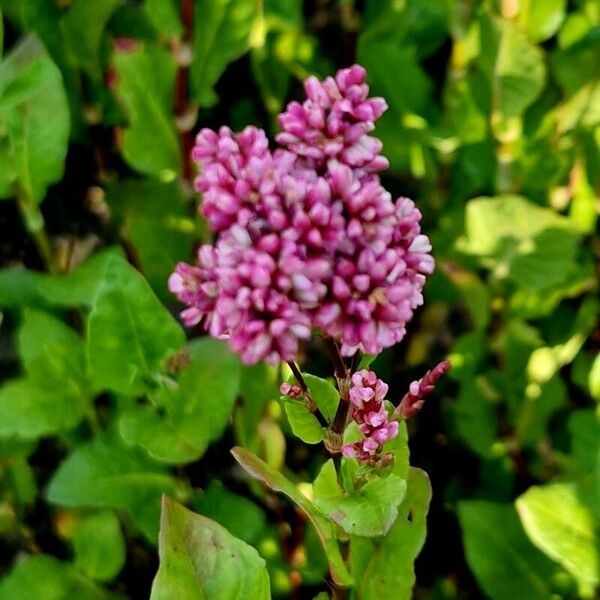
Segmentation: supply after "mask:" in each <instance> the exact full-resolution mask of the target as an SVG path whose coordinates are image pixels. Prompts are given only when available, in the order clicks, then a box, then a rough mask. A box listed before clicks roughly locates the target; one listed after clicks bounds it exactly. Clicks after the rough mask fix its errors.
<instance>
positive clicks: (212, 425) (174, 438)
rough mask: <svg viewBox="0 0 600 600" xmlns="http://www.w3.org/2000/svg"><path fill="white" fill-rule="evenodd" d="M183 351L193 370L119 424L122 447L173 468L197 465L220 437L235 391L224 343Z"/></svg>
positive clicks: (234, 371)
mask: <svg viewBox="0 0 600 600" xmlns="http://www.w3.org/2000/svg"><path fill="white" fill-rule="evenodd" d="M187 351H189V354H190V361H191V364H190V365H189V366H187V367H185V368H184V370H183V371H182V372H181V374H180V376H179V377H178V379H177V382H176V383H174V384H172V385H166V386H164V387H162V388H161V389H160V390H159V391H158V392H156V393H155V394H154V395H153V397H152V399H153V402H154V406H151V405H146V406H134V407H132V408H131V409H129V410H128V411H126V412H125V413H124V414H123V416H122V417H121V421H120V428H121V433H122V435H123V438H124V439H125V441H126V442H128V443H129V444H135V445H140V446H142V447H143V448H145V449H146V450H147V451H148V453H149V454H150V456H152V457H153V458H155V459H157V460H159V461H165V462H169V463H174V464H180V463H188V462H193V461H195V460H198V459H199V458H200V456H201V455H202V454H203V453H204V451H205V450H206V448H207V447H208V444H209V443H210V442H212V441H215V440H217V439H219V437H221V435H222V434H223V430H224V429H225V426H226V424H227V422H228V420H229V417H230V415H231V411H232V409H233V404H234V402H235V399H236V396H237V394H238V390H239V371H240V363H239V360H238V359H237V357H236V356H234V355H233V354H231V352H229V350H228V349H227V348H226V346H225V345H224V343H223V342H220V341H216V340H212V339H210V338H208V337H206V338H202V339H199V340H195V341H193V342H191V343H190V344H189V346H188V348H187Z"/></svg>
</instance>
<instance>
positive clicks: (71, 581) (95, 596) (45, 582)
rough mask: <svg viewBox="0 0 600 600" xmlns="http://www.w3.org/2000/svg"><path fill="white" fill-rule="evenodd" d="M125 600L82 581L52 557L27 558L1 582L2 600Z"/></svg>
mask: <svg viewBox="0 0 600 600" xmlns="http://www.w3.org/2000/svg"><path fill="white" fill-rule="evenodd" d="M34 598H44V600H125V599H124V597H123V596H121V595H120V594H111V593H108V592H105V591H104V590H102V589H101V588H98V587H96V586H95V585H94V584H93V583H91V582H89V581H87V580H85V579H83V578H81V577H80V576H78V575H77V572H76V571H75V570H74V569H73V568H72V567H71V565H68V564H66V563H62V562H60V561H58V560H56V558H54V557H53V556H47V555H45V554H37V555H35V556H28V557H27V558H25V559H24V560H22V561H20V562H19V563H17V564H16V566H15V567H13V569H12V571H11V572H10V573H9V575H8V576H7V577H6V578H5V579H3V580H2V581H0V600H33V599H34Z"/></svg>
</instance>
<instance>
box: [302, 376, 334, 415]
mask: <svg viewBox="0 0 600 600" xmlns="http://www.w3.org/2000/svg"><path fill="white" fill-rule="evenodd" d="M303 377H304V381H306V385H307V386H308V391H309V392H310V395H311V396H312V399H313V400H314V401H315V404H316V405H317V408H318V409H319V410H320V411H321V413H323V416H324V417H325V418H326V419H327V420H328V421H333V417H334V416H335V413H336V410H337V407H338V404H339V402H340V394H339V392H338V391H337V389H336V387H335V386H334V385H333V384H332V383H331V382H330V381H327V380H326V379H322V378H321V377H316V376H315V375H311V374H310V373H303Z"/></svg>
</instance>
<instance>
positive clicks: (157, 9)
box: [144, 0, 183, 38]
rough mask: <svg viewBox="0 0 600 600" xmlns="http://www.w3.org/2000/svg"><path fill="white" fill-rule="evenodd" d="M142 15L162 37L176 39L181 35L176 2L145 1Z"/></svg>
mask: <svg viewBox="0 0 600 600" xmlns="http://www.w3.org/2000/svg"><path fill="white" fill-rule="evenodd" d="M144 13H146V15H147V16H148V20H149V21H150V23H152V25H153V27H154V28H155V29H156V31H158V32H159V33H161V34H162V35H164V36H166V37H169V38H178V37H181V35H182V34H183V26H182V24H181V17H180V15H179V6H178V4H177V2H176V0H146V1H145V2H144Z"/></svg>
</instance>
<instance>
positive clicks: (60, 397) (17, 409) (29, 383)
mask: <svg viewBox="0 0 600 600" xmlns="http://www.w3.org/2000/svg"><path fill="white" fill-rule="evenodd" d="M84 401H85V399H84V398H81V397H78V396H73V395H72V394H70V393H69V392H68V391H67V392H61V391H60V390H58V389H50V390H46V389H44V388H43V387H42V386H41V385H40V384H39V382H37V381H33V380H31V379H25V378H24V379H12V380H10V381H8V382H7V383H5V384H4V385H3V386H2V387H0V435H3V436H5V435H8V436H12V435H17V436H20V437H23V438H26V439H35V438H39V437H43V436H46V435H50V434H55V433H58V432H60V431H65V430H67V429H72V428H73V427H75V426H76V425H77V424H78V423H79V422H80V421H81V419H82V418H83V415H84V414H85V404H84Z"/></svg>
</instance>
